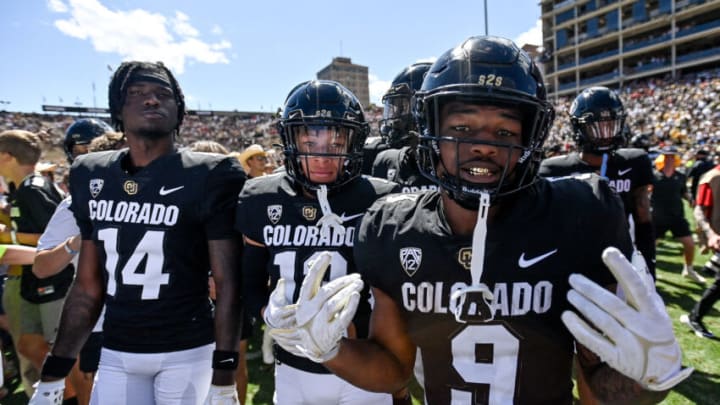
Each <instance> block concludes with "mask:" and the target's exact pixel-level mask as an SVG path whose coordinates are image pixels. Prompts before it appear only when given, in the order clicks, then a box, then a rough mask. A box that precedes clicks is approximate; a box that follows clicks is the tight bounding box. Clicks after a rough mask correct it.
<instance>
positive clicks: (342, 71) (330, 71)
mask: <svg viewBox="0 0 720 405" xmlns="http://www.w3.org/2000/svg"><path fill="white" fill-rule="evenodd" d="M317 78H318V79H320V80H334V81H336V82H338V83H340V84H342V85H343V86H345V87H347V88H348V90H350V91H352V92H353V94H355V97H357V98H358V100H360V103H362V105H363V108H368V106H370V85H369V84H368V68H367V66H362V65H356V64H354V63H352V60H350V58H343V57H337V58H333V60H332V63H330V64H329V65H327V66H325V67H324V68H322V69H320V71H319V72H317Z"/></svg>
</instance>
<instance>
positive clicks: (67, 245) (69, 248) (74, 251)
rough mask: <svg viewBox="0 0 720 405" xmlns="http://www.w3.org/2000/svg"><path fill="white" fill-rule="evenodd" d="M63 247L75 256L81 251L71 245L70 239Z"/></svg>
mask: <svg viewBox="0 0 720 405" xmlns="http://www.w3.org/2000/svg"><path fill="white" fill-rule="evenodd" d="M63 247H64V248H65V251H66V252H68V254H70V255H71V256H75V255H76V254H78V253H80V251H79V250H73V248H71V247H70V239H68V240H66V241H65V243H64V244H63Z"/></svg>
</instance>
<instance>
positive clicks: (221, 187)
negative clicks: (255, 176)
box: [201, 157, 245, 240]
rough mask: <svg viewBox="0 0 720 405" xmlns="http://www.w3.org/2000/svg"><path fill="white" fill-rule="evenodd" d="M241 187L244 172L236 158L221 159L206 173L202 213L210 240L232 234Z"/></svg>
mask: <svg viewBox="0 0 720 405" xmlns="http://www.w3.org/2000/svg"><path fill="white" fill-rule="evenodd" d="M244 184H245V173H244V172H243V171H242V169H240V166H239V164H238V163H237V159H235V158H230V157H228V158H225V159H223V160H222V161H221V162H220V163H218V165H217V166H215V168H213V169H212V170H211V171H210V173H209V174H208V177H207V182H206V185H205V192H204V193H203V202H202V205H201V206H202V208H201V212H202V217H203V218H204V222H205V232H206V233H207V236H208V239H209V240H217V239H227V238H231V237H233V236H234V235H235V230H234V229H233V223H234V222H235V221H234V218H235V205H236V201H237V197H238V194H239V193H240V190H241V189H242V187H243V185H244Z"/></svg>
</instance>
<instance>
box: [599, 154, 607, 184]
mask: <svg viewBox="0 0 720 405" xmlns="http://www.w3.org/2000/svg"><path fill="white" fill-rule="evenodd" d="M602 159H603V160H602V164H601V165H600V177H602V178H603V179H607V166H608V154H607V152H605V153H603V156H602Z"/></svg>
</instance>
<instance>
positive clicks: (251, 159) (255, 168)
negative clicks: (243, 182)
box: [238, 144, 268, 178]
mask: <svg viewBox="0 0 720 405" xmlns="http://www.w3.org/2000/svg"><path fill="white" fill-rule="evenodd" d="M238 160H239V161H240V164H241V165H242V167H243V170H245V173H247V175H248V178H253V177H260V176H263V175H265V163H267V160H268V159H267V153H266V152H265V150H264V149H263V147H262V146H261V145H258V144H254V145H250V146H248V147H247V148H245V150H244V151H242V152H241V153H240V156H239V157H238Z"/></svg>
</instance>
